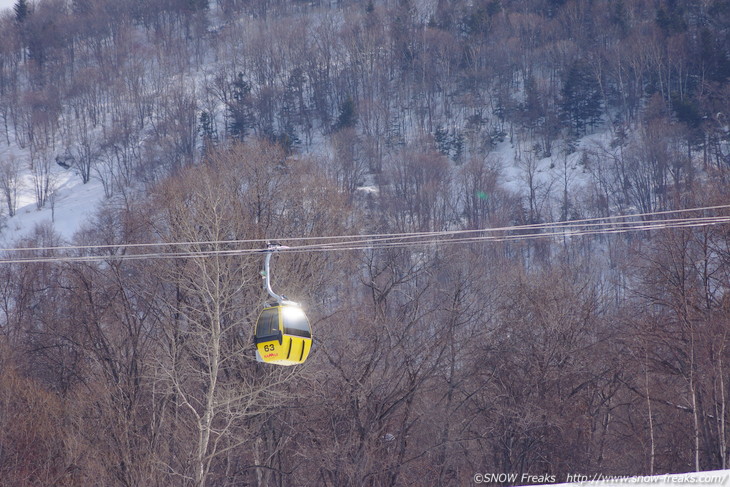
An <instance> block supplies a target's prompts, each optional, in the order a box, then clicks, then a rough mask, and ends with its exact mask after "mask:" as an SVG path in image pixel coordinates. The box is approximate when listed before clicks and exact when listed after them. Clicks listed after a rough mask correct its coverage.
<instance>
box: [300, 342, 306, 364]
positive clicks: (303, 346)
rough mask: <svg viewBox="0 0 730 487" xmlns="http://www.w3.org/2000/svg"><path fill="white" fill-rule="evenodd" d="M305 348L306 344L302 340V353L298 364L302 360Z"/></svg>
mask: <svg viewBox="0 0 730 487" xmlns="http://www.w3.org/2000/svg"><path fill="white" fill-rule="evenodd" d="M305 348H307V342H306V341H305V340H302V353H301V355H299V362H300V363H301V362H302V359H303V358H304V349H305Z"/></svg>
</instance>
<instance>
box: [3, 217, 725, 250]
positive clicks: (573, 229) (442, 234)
mask: <svg viewBox="0 0 730 487" xmlns="http://www.w3.org/2000/svg"><path fill="white" fill-rule="evenodd" d="M729 208H730V205H722V206H712V207H703V208H691V209H683V210H668V211H661V212H650V213H639V214H631V215H617V216H611V217H599V218H587V219H580V220H569V221H560V222H547V223H536V224H528V225H516V226H505V227H496V228H482V229H471V230H444V231H433V232H411V233H386V234H368V235H362V234H355V235H339V236H321V237H286V238H281V239H273V240H277V241H279V242H286V243H287V248H286V250H285V252H330V251H354V250H364V249H373V250H375V249H385V248H396V247H405V246H413V245H434V244H446V243H448V244H460V243H471V242H507V241H519V240H531V239H536V238H549V237H562V238H570V237H580V236H586V235H601V234H617V233H626V232H632V231H648V230H655V229H668V228H682V227H698V226H709V225H719V224H727V223H730V215H728V216H701V217H685V218H664V219H651V220H648V219H646V218H648V217H658V216H665V215H670V214H681V213H688V212H707V211H710V210H719V209H729ZM636 218H642V220H638V221H636V220H633V221H632V220H628V221H627V219H636ZM266 242H267V240H265V239H246V240H220V241H182V242H153V243H130V244H114V245H82V246H56V247H30V248H12V249H0V253H2V252H5V253H10V254H12V253H25V254H28V253H30V254H35V255H25V256H18V257H8V258H6V259H0V264H12V263H32V262H36V263H37V262H92V261H109V260H144V259H177V258H189V257H211V256H214V255H220V256H223V255H246V254H252V253H258V252H262V251H263V250H264V248H265V247H266ZM313 242H314V243H313ZM241 245H253V246H256V247H254V248H240V247H238V248H230V247H235V246H241ZM225 247H229V248H225ZM151 249H154V250H155V251H154V252H144V250H151ZM138 250H142V252H140V253H134V252H135V251H138ZM61 251H63V252H70V251H75V252H77V253H78V254H77V255H68V254H67V255H44V256H39V255H38V253H53V252H61ZM105 251H106V252H109V253H108V254H106V255H100V254H99V252H105ZM130 251H131V252H130ZM88 252H93V253H92V254H89V253H88ZM79 254H80V255H79Z"/></svg>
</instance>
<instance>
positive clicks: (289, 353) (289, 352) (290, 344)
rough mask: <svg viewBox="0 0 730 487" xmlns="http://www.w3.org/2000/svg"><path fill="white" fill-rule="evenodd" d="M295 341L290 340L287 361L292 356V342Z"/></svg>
mask: <svg viewBox="0 0 730 487" xmlns="http://www.w3.org/2000/svg"><path fill="white" fill-rule="evenodd" d="M293 341H294V340H292V339H291V338H290V339H289V351H288V352H287V353H286V359H287V360H289V355H291V346H292V342H293Z"/></svg>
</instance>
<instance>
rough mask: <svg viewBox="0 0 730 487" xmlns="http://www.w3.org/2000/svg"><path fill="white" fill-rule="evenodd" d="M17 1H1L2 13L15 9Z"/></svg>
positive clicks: (0, 9) (0, 8) (0, 10)
mask: <svg viewBox="0 0 730 487" xmlns="http://www.w3.org/2000/svg"><path fill="white" fill-rule="evenodd" d="M16 1H17V0H0V13H2V12H3V11H4V10H7V9H9V8H13V5H15V2H16Z"/></svg>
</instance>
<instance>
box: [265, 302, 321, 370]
mask: <svg viewBox="0 0 730 487" xmlns="http://www.w3.org/2000/svg"><path fill="white" fill-rule="evenodd" d="M254 343H255V344H256V359H257V360H258V361H260V362H266V363H270V364H276V365H296V364H301V363H303V362H304V361H305V360H306V359H307V357H308V356H309V351H310V350H311V349H312V329H311V327H310V325H309V320H308V319H307V316H306V315H305V314H304V311H302V309H301V308H300V307H299V306H297V305H296V304H295V303H292V302H287V301H283V302H281V303H277V304H276V305H273V306H269V307H266V308H264V309H263V311H261V314H260V315H259V319H258V320H257V321H256V334H255V336H254Z"/></svg>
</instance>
